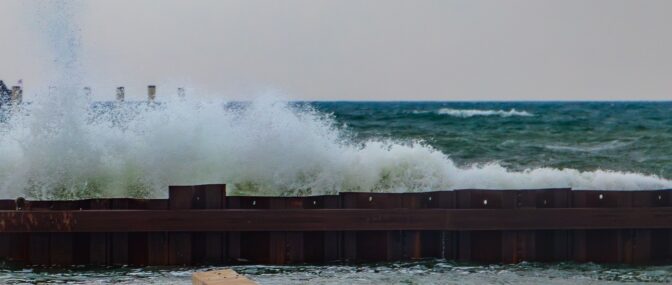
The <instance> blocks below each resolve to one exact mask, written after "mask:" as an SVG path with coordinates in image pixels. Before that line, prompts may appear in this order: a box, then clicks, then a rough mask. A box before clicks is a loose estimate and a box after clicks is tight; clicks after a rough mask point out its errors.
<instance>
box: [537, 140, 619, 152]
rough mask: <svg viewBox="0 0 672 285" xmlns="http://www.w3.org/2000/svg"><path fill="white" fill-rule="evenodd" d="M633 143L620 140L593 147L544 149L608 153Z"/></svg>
mask: <svg viewBox="0 0 672 285" xmlns="http://www.w3.org/2000/svg"><path fill="white" fill-rule="evenodd" d="M631 144H632V143H629V142H622V141H618V140H614V141H610V142H606V143H601V144H598V145H592V146H566V145H544V148H546V149H550V150H552V151H559V152H592V153H595V152H601V151H606V150H614V149H619V148H623V147H626V146H629V145H631Z"/></svg>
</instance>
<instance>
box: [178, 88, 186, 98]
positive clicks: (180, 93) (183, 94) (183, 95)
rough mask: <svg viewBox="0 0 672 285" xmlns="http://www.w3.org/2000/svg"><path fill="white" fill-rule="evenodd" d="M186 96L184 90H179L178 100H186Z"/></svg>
mask: <svg viewBox="0 0 672 285" xmlns="http://www.w3.org/2000/svg"><path fill="white" fill-rule="evenodd" d="M185 96H186V94H185V93H184V88H182V87H180V88H177V98H180V99H184V97H185Z"/></svg>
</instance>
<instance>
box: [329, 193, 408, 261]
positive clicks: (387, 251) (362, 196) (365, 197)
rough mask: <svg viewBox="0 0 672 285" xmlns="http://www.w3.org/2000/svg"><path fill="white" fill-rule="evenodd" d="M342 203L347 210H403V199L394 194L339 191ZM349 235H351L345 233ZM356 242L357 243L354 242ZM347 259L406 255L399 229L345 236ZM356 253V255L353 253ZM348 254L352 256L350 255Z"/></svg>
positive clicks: (368, 259)
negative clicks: (353, 236) (354, 236)
mask: <svg viewBox="0 0 672 285" xmlns="http://www.w3.org/2000/svg"><path fill="white" fill-rule="evenodd" d="M340 196H341V205H343V208H348V209H353V208H355V209H400V208H403V198H402V195H400V194H394V193H354V192H346V193H340ZM346 235H348V234H347V233H346ZM353 241H354V243H353ZM344 246H345V252H346V258H349V259H353V258H354V260H356V261H366V262H371V261H390V260H398V259H400V258H401V256H402V255H403V251H404V245H403V241H402V233H401V232H400V231H388V232H377V231H376V232H374V231H361V232H357V233H356V238H355V239H353V238H352V237H348V238H346V239H345V244H344ZM353 252H354V253H355V254H356V256H352V254H353ZM348 254H349V255H350V256H348Z"/></svg>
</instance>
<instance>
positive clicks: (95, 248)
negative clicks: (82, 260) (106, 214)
mask: <svg viewBox="0 0 672 285" xmlns="http://www.w3.org/2000/svg"><path fill="white" fill-rule="evenodd" d="M87 202H88V203H85V205H86V207H87V208H88V209H91V210H104V209H109V208H110V206H111V205H110V200H107V199H91V200H88V201H87ZM85 234H88V236H89V249H88V251H89V255H88V257H89V258H88V260H89V264H90V265H108V264H111V258H112V257H111V256H110V247H111V245H112V242H111V239H110V236H111V235H110V234H108V233H100V232H98V233H85ZM81 246H83V245H77V247H81Z"/></svg>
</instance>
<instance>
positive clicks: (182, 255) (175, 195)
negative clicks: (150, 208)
mask: <svg viewBox="0 0 672 285" xmlns="http://www.w3.org/2000/svg"><path fill="white" fill-rule="evenodd" d="M168 192H169V194H168V196H169V198H168V208H169V209H170V210H171V211H173V212H180V213H181V212H184V211H185V210H188V209H191V207H192V206H193V203H194V199H196V198H195V197H197V196H196V195H195V194H196V193H195V192H196V187H195V186H170V187H169V189H168ZM168 245H169V250H168V264H170V265H188V264H191V263H192V258H191V257H192V251H191V246H192V241H191V233H190V232H172V233H169V234H168Z"/></svg>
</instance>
